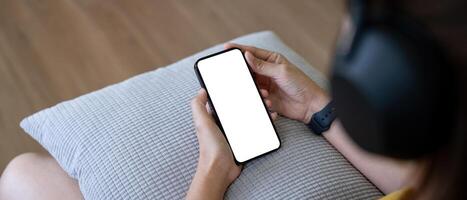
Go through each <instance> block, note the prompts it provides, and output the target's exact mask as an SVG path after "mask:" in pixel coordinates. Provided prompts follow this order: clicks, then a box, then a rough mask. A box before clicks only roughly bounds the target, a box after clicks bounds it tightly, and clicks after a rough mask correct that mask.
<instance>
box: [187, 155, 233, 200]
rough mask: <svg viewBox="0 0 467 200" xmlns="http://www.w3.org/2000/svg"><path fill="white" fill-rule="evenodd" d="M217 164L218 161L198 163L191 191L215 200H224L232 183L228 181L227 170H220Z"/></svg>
mask: <svg viewBox="0 0 467 200" xmlns="http://www.w3.org/2000/svg"><path fill="white" fill-rule="evenodd" d="M200 160H203V159H200ZM216 163H217V162H216V161H213V162H200V163H198V168H197V169H196V173H195V176H194V177H193V181H192V184H191V187H190V190H192V189H194V190H196V191H198V192H200V193H202V194H203V195H205V196H209V197H214V198H213V199H220V198H223V196H224V193H225V191H226V190H227V188H228V186H229V184H230V183H228V181H226V178H225V177H226V176H227V173H226V172H224V171H225V170H223V169H222V168H219V167H218V165H217V164H216ZM206 199H211V198H206Z"/></svg>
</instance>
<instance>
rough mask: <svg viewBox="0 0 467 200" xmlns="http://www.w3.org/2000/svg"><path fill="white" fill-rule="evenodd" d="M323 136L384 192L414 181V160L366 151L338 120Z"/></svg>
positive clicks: (405, 185)
mask: <svg viewBox="0 0 467 200" xmlns="http://www.w3.org/2000/svg"><path fill="white" fill-rule="evenodd" d="M323 136H324V137H325V138H326V139H327V140H328V141H329V143H331V144H332V145H333V146H334V147H335V148H336V149H337V150H338V151H339V152H340V153H341V154H342V155H343V156H344V157H345V158H346V159H347V160H348V161H349V162H350V163H352V165H354V166H355V167H356V168H357V169H358V170H359V171H360V172H361V173H362V174H363V175H365V176H366V177H367V178H368V179H369V180H370V181H371V182H372V183H373V184H375V185H376V186H377V187H378V188H379V189H380V190H381V191H382V192H383V193H385V194H387V193H390V192H393V191H395V190H398V189H401V188H403V187H407V186H408V185H409V184H411V183H412V182H411V180H412V181H413V178H412V179H410V178H411V175H413V174H414V172H415V170H416V169H415V166H416V165H415V163H414V162H409V161H398V160H395V159H391V158H386V157H382V156H379V155H375V154H371V153H368V152H366V151H364V150H363V149H361V148H360V147H359V146H358V145H357V144H355V143H354V142H353V141H352V140H351V138H349V137H348V136H347V134H346V133H345V130H344V129H343V128H342V125H341V123H340V122H339V121H338V120H336V121H335V122H334V123H333V125H332V126H331V128H330V129H329V131H327V132H325V133H324V134H323Z"/></svg>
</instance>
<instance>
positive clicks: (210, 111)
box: [206, 103, 212, 115]
mask: <svg viewBox="0 0 467 200" xmlns="http://www.w3.org/2000/svg"><path fill="white" fill-rule="evenodd" d="M206 110H207V111H208V113H209V114H210V115H212V110H211V106H209V103H206Z"/></svg>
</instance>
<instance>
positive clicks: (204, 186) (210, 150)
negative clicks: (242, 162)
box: [187, 89, 241, 199]
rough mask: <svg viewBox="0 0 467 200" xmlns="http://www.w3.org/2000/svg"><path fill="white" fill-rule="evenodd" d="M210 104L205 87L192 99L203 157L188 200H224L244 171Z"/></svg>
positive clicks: (199, 161)
mask: <svg viewBox="0 0 467 200" xmlns="http://www.w3.org/2000/svg"><path fill="white" fill-rule="evenodd" d="M206 103H207V93H206V91H205V90H204V89H201V90H200V91H199V92H198V95H197V96H196V97H195V98H194V99H193V101H192V102H191V109H192V113H193V121H194V124H195V127H196V136H197V137H198V142H199V159H198V168H197V169H196V173H195V176H194V178H193V181H192V183H191V186H190V189H189V191H188V194H187V199H222V198H223V197H224V193H225V191H226V190H227V188H228V186H229V185H230V184H231V183H232V182H233V181H234V180H235V179H236V178H237V177H238V176H239V175H240V172H241V167H240V166H237V165H236V164H235V161H234V158H233V155H232V152H231V150H230V147H229V144H228V143H227V141H226V140H225V137H224V135H223V134H222V132H221V131H220V129H219V127H218V126H217V124H216V123H215V122H214V119H213V118H212V116H211V115H210V113H209V111H208V109H207V106H206Z"/></svg>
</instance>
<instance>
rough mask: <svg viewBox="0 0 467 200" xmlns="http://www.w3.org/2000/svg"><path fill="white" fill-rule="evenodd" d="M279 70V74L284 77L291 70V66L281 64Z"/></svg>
mask: <svg viewBox="0 0 467 200" xmlns="http://www.w3.org/2000/svg"><path fill="white" fill-rule="evenodd" d="M278 68H279V73H280V74H282V75H287V74H288V73H289V70H290V68H289V66H288V65H286V64H279V66H278Z"/></svg>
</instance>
